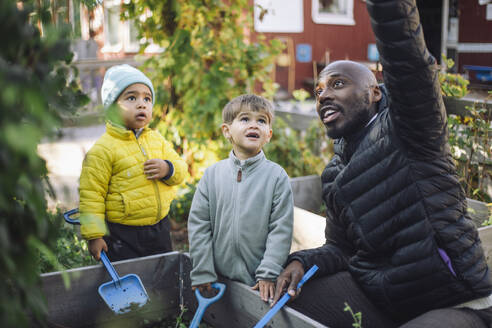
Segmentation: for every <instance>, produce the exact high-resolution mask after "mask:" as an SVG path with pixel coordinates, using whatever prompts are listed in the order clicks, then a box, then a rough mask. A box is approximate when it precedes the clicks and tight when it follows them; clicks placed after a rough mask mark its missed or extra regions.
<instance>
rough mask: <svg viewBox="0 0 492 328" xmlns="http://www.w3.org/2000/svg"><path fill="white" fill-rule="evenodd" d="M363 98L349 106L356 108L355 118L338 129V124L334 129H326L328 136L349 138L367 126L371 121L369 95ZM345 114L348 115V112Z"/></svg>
mask: <svg viewBox="0 0 492 328" xmlns="http://www.w3.org/2000/svg"><path fill="white" fill-rule="evenodd" d="M361 98H362V99H360V100H359V99H357V100H355V101H354V103H353V104H349V106H352V107H353V108H354V112H356V113H357V114H356V116H355V117H352V118H351V119H350V120H347V121H345V122H344V124H343V125H342V126H341V127H337V126H336V124H334V125H333V126H332V127H326V134H327V135H328V137H329V138H331V139H339V138H342V137H345V138H347V137H350V136H351V135H353V134H356V133H357V132H359V131H361V130H362V129H363V128H364V127H365V126H366V124H367V123H368V122H369V120H370V119H371V111H370V110H369V109H370V101H369V95H368V94H367V93H366V94H364V96H363V97H361ZM344 112H345V113H346V111H344Z"/></svg>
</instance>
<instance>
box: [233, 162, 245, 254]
mask: <svg viewBox="0 0 492 328" xmlns="http://www.w3.org/2000/svg"><path fill="white" fill-rule="evenodd" d="M242 177H243V171H242V169H241V167H239V170H238V171H237V177H236V182H237V184H236V188H235V189H236V195H235V197H234V199H235V202H234V234H235V237H234V240H235V242H234V246H235V249H236V255H237V256H240V255H241V252H240V249H239V223H238V219H237V213H238V210H239V209H238V207H239V186H240V185H239V183H240V182H241V180H242Z"/></svg>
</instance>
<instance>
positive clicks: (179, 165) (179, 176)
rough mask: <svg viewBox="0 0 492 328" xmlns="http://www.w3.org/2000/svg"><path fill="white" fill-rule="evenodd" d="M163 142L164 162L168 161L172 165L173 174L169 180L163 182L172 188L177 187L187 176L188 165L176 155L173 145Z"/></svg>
mask: <svg viewBox="0 0 492 328" xmlns="http://www.w3.org/2000/svg"><path fill="white" fill-rule="evenodd" d="M163 141H164V146H163V147H164V150H163V153H164V158H163V159H165V160H168V161H170V162H171V163H172V164H173V167H174V173H173V175H172V176H171V177H169V179H167V180H165V181H163V182H164V183H165V184H167V185H169V186H174V185H178V184H180V183H181V182H183V181H184V179H185V178H186V175H187V174H188V165H187V164H186V162H185V161H184V160H183V159H182V158H181V157H180V156H179V155H178V153H176V151H175V150H174V148H173V145H172V144H171V143H170V142H169V141H167V140H165V139H164V138H163Z"/></svg>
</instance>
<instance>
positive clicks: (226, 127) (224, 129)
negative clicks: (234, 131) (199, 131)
mask: <svg viewBox="0 0 492 328" xmlns="http://www.w3.org/2000/svg"><path fill="white" fill-rule="evenodd" d="M220 128H221V129H222V134H223V135H224V137H225V138H226V139H227V140H230V138H231V132H230V131H229V125H228V124H227V123H222V125H221V126H220Z"/></svg>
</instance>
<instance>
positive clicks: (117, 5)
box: [102, 0, 140, 52]
mask: <svg viewBox="0 0 492 328" xmlns="http://www.w3.org/2000/svg"><path fill="white" fill-rule="evenodd" d="M139 41H140V40H139V39H138V30H137V28H136V27H135V22H134V21H133V20H126V21H124V20H121V2H120V0H106V1H104V47H103V48H102V52H120V51H122V50H123V51H124V52H138V50H139V48H140V42H139Z"/></svg>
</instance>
